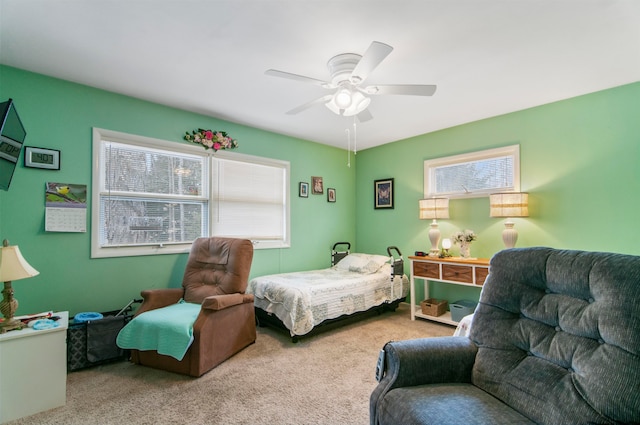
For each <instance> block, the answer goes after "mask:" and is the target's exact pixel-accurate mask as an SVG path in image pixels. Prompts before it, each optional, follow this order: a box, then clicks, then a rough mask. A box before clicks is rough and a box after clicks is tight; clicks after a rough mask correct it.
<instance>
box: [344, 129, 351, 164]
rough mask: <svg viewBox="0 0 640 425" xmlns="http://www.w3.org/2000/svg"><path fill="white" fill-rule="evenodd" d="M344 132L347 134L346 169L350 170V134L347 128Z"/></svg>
mask: <svg viewBox="0 0 640 425" xmlns="http://www.w3.org/2000/svg"><path fill="white" fill-rule="evenodd" d="M344 131H345V133H347V167H349V168H351V134H350V133H349V129H348V128H345V129H344Z"/></svg>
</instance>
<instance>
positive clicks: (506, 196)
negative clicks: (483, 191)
mask: <svg viewBox="0 0 640 425" xmlns="http://www.w3.org/2000/svg"><path fill="white" fill-rule="evenodd" d="M489 216H490V217H506V218H507V220H506V221H505V222H504V227H505V229H504V230H503V231H502V241H503V242H504V245H505V246H506V247H507V248H513V247H514V246H516V241H517V240H518V232H517V231H516V229H514V228H513V226H514V223H513V221H511V220H510V218H511V217H529V194H528V193H522V192H510V193H493V194H491V195H489Z"/></svg>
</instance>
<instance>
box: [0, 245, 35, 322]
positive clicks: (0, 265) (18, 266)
mask: <svg viewBox="0 0 640 425" xmlns="http://www.w3.org/2000/svg"><path fill="white" fill-rule="evenodd" d="M38 274H40V272H38V271H37V270H36V269H34V268H33V267H31V266H30V265H29V263H27V260H25V259H24V257H23V256H22V254H21V253H20V248H18V246H17V245H14V246H9V241H7V240H6V239H5V240H4V242H3V243H2V251H0V282H4V290H3V291H2V301H1V302H0V312H2V315H3V316H4V321H2V322H0V333H4V332H7V331H9V330H12V329H21V328H23V327H24V324H23V323H22V322H21V321H19V320H16V319H14V317H13V316H14V315H15V313H16V310H17V309H18V300H16V299H15V298H14V297H13V288H12V287H11V281H13V280H19V279H25V278H27V277H33V276H37V275H38Z"/></svg>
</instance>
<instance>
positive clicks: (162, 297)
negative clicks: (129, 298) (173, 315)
mask: <svg viewBox="0 0 640 425" xmlns="http://www.w3.org/2000/svg"><path fill="white" fill-rule="evenodd" d="M140 295H141V296H142V304H140V307H138V310H137V311H136V314H135V315H136V316H137V315H139V314H140V313H144V312H145V311H149V310H155V309H156V308H162V307H167V306H169V305H171V304H176V303H177V302H178V301H180V299H181V298H182V296H183V295H184V289H182V288H164V289H147V290H144V291H142V292H140Z"/></svg>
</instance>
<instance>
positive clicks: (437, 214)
mask: <svg viewBox="0 0 640 425" xmlns="http://www.w3.org/2000/svg"><path fill="white" fill-rule="evenodd" d="M418 205H419V207H420V219H421V220H433V221H432V222H431V225H430V226H431V228H430V229H429V241H430V242H431V249H430V250H429V256H430V257H438V256H439V255H440V250H439V249H438V244H439V243H440V229H438V221H437V220H438V219H439V218H449V198H429V199H421V200H420V201H419V203H418Z"/></svg>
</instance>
